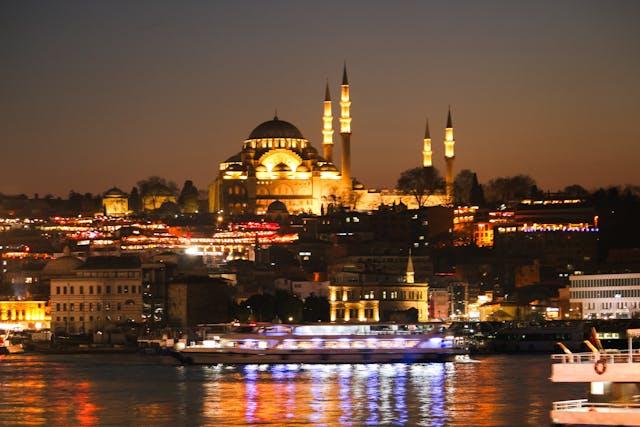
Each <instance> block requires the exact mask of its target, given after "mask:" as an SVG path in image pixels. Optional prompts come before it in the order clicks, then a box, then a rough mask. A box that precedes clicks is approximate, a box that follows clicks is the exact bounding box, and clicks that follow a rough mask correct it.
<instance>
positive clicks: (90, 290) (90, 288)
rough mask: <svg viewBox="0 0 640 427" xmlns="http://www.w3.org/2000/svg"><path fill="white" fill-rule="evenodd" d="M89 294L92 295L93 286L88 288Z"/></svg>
mask: <svg viewBox="0 0 640 427" xmlns="http://www.w3.org/2000/svg"><path fill="white" fill-rule="evenodd" d="M89 294H91V295H93V285H91V286H89Z"/></svg>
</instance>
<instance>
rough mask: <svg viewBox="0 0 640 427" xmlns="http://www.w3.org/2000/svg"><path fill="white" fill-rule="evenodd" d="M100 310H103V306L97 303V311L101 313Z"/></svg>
mask: <svg viewBox="0 0 640 427" xmlns="http://www.w3.org/2000/svg"><path fill="white" fill-rule="evenodd" d="M100 310H102V304H100V303H97V304H96V311H100Z"/></svg>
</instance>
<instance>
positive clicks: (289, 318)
mask: <svg viewBox="0 0 640 427" xmlns="http://www.w3.org/2000/svg"><path fill="white" fill-rule="evenodd" d="M303 306H304V303H303V302H302V301H301V300H300V298H298V297H297V296H295V295H294V294H292V293H291V292H287V291H282V290H278V291H276V295H275V311H276V315H277V316H278V318H279V319H280V320H281V321H283V322H285V323H288V322H294V323H295V322H300V321H301V320H302V311H303Z"/></svg>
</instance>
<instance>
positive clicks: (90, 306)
mask: <svg viewBox="0 0 640 427" xmlns="http://www.w3.org/2000/svg"><path fill="white" fill-rule="evenodd" d="M89 311H93V303H92V302H90V303H89Z"/></svg>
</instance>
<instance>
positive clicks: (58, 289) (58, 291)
mask: <svg viewBox="0 0 640 427" xmlns="http://www.w3.org/2000/svg"><path fill="white" fill-rule="evenodd" d="M56 295H60V286H56Z"/></svg>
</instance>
